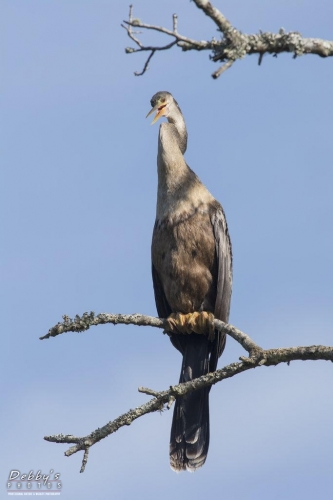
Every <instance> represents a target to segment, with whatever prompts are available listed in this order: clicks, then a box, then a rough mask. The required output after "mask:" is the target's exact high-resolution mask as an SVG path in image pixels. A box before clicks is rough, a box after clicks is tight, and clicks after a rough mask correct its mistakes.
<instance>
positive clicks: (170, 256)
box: [152, 207, 216, 313]
mask: <svg viewBox="0 0 333 500" xmlns="http://www.w3.org/2000/svg"><path fill="white" fill-rule="evenodd" d="M214 258H215V238H214V233H213V227H212V223H211V218H210V214H209V211H208V209H204V208H203V207H201V209H197V210H194V211H192V212H183V213H178V214H175V213H174V214H173V215H172V216H169V217H165V218H163V219H158V220H156V223H155V227H154V232H153V241H152V261H153V265H154V267H155V269H156V271H157V273H158V275H159V277H160V280H161V283H162V286H163V290H164V293H165V296H166V298H167V301H168V303H169V304H170V307H171V308H172V310H173V311H175V312H183V313H187V312H192V311H198V310H212V311H213V310H214V304H213V303H211V302H213V300H212V297H213V295H214V294H213V289H214V287H216V283H215V278H214Z"/></svg>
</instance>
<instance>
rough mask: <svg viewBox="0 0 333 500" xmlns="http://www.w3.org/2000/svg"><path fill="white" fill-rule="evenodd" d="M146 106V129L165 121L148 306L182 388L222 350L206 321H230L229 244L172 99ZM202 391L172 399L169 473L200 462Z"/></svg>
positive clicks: (204, 438)
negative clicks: (176, 356) (165, 335)
mask: <svg viewBox="0 0 333 500" xmlns="http://www.w3.org/2000/svg"><path fill="white" fill-rule="evenodd" d="M151 105H152V108H153V109H152V110H151V111H150V112H149V113H148V115H150V114H151V113H152V112H153V111H156V112H157V113H156V116H155V118H154V121H153V123H154V122H156V121H157V120H158V119H159V118H160V117H161V116H165V117H166V118H167V120H168V123H162V124H161V126H160V131H159V140H158V155H157V169H158V192H157V210H156V221H155V226H154V232H153V240H152V274H153V283H154V293H155V301H156V307H157V311H158V315H159V316H160V317H162V318H168V317H170V318H169V324H170V330H171V331H170V333H169V335H170V339H171V342H172V344H173V345H174V346H175V347H176V348H177V349H178V350H179V351H180V352H181V354H182V355H183V363H182V368H181V373H180V382H187V381H189V380H192V379H194V378H197V377H200V376H201V375H204V374H206V373H208V372H212V371H214V370H216V366H217V361H218V358H219V356H221V354H222V352H223V349H224V346H225V335H222V334H221V333H219V332H217V331H215V335H214V329H213V327H212V320H213V315H214V316H215V317H216V318H218V319H221V320H222V321H225V322H227V321H228V318H229V310H230V298H231V287H232V253H231V243H230V238H229V234H228V227H227V222H226V219H225V215H224V212H223V209H222V207H221V205H220V203H219V202H218V201H216V200H215V199H214V197H213V196H212V195H211V194H210V193H209V191H208V190H207V188H206V187H205V186H204V185H203V184H202V183H201V182H200V180H199V178H198V177H197V176H196V174H195V173H194V172H193V171H192V170H191V169H190V168H189V166H188V165H187V164H186V162H185V159H184V156H183V155H184V153H185V151H186V146H187V131H186V125H185V121H184V118H183V115H182V113H181V110H180V108H179V106H178V104H177V102H176V100H175V99H174V98H173V96H172V95H171V94H170V93H169V92H157V94H155V95H154V96H153V97H152V99H151ZM148 115H147V116H148ZM193 313H195V314H193ZM172 332H178V333H172ZM185 332H186V333H187V334H185ZM190 332H192V333H190ZM194 332H197V333H194ZM182 333H183V334H182ZM198 333H201V335H198ZM209 391H210V388H205V389H201V390H199V391H194V392H191V393H189V394H187V395H186V396H184V397H182V398H178V399H177V400H176V403H175V409H174V414H173V421H172V428H171V437H170V464H171V468H172V469H173V470H175V471H181V470H186V469H187V470H190V471H193V470H195V469H197V468H198V467H201V466H202V465H203V464H204V462H205V460H206V456H207V452H208V446H209V401H208V396H209Z"/></svg>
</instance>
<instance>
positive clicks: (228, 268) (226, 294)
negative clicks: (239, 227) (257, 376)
mask: <svg viewBox="0 0 333 500" xmlns="http://www.w3.org/2000/svg"><path fill="white" fill-rule="evenodd" d="M211 221H212V225H213V231H214V237H215V256H216V268H217V285H216V301H215V309H214V316H215V317H216V318H217V319H220V320H221V321H224V322H226V323H227V322H228V320H229V312H230V299H231V291H232V252H231V242H230V238H229V233H228V226H227V221H226V218H225V215H224V212H223V209H222V207H221V206H218V208H217V209H216V210H215V211H214V212H213V214H212V216H211ZM217 335H218V339H217V342H216V343H215V346H214V348H213V351H212V354H211V359H210V371H214V370H216V366H217V360H218V358H219V357H220V356H221V354H222V352H223V349H224V346H225V335H224V334H220V333H219V334H217Z"/></svg>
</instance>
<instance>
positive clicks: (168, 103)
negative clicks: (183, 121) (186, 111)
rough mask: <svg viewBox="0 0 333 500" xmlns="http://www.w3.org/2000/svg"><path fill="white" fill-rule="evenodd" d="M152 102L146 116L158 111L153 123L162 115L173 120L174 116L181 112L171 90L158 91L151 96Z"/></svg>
mask: <svg viewBox="0 0 333 500" xmlns="http://www.w3.org/2000/svg"><path fill="white" fill-rule="evenodd" d="M150 104H151V105H152V109H151V110H150V111H149V113H148V115H147V116H146V118H148V116H150V115H151V114H152V113H154V111H156V115H155V118H154V119H153V121H152V124H153V123H155V122H157V120H158V119H159V118H160V117H161V116H165V117H166V118H167V119H168V121H170V122H173V121H174V118H175V117H176V116H177V115H179V113H181V111H180V109H179V106H178V104H177V101H176V100H175V99H174V98H173V96H172V94H170V92H166V91H161V92H157V93H156V94H155V95H153V97H152V98H151V100H150Z"/></svg>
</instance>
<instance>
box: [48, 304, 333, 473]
mask: <svg viewBox="0 0 333 500" xmlns="http://www.w3.org/2000/svg"><path fill="white" fill-rule="evenodd" d="M63 320H64V321H63V322H61V323H57V324H56V325H55V326H53V327H52V328H50V330H49V331H48V333H47V334H46V335H44V336H43V337H40V339H41V340H44V339H48V338H50V337H55V336H57V335H60V334H62V333H65V332H83V331H85V330H88V329H89V328H90V327H91V326H96V325H101V324H106V323H112V324H114V325H117V324H125V325H129V324H131V325H137V326H152V327H155V328H166V326H167V320H166V319H161V318H155V317H153V316H144V315H142V314H128V315H125V314H107V313H102V314H98V315H97V316H95V313H93V312H90V313H84V314H83V315H82V316H78V315H76V316H75V318H74V319H71V318H69V317H68V316H63ZM214 328H215V329H216V330H219V331H220V332H222V333H226V334H227V335H229V336H230V337H232V338H233V339H234V340H236V341H237V342H238V343H240V344H241V345H242V347H243V348H244V349H245V350H246V351H247V352H248V353H249V357H244V356H242V357H240V358H239V359H240V362H236V363H231V364H230V365H227V366H225V367H223V368H221V369H220V370H216V371H215V372H212V373H208V374H207V375H203V376H202V377H199V378H197V379H194V380H191V381H190V382H186V383H182V384H178V385H174V386H171V387H170V388H169V389H168V390H166V391H160V392H159V391H155V390H153V389H149V388H144V387H139V392H142V393H144V394H148V395H150V396H154V397H153V399H151V400H150V401H148V403H145V404H143V405H141V406H138V407H137V408H134V410H129V411H128V412H127V413H124V414H123V415H120V416H119V417H118V418H116V419H115V420H112V421H110V422H108V423H107V424H106V425H104V426H103V427H101V428H98V429H96V430H95V431H93V432H92V433H91V434H89V435H87V436H85V437H76V436H73V435H63V434H56V435H52V436H45V437H44V439H45V440H46V441H50V442H52V443H67V444H73V443H74V446H72V447H71V448H69V449H68V450H67V451H66V452H65V456H67V457H69V456H71V455H73V454H74V453H77V452H78V451H80V450H82V451H84V455H83V460H82V466H81V470H80V472H84V470H85V467H86V464H87V461H88V453H89V449H90V448H91V446H93V445H94V444H95V443H98V442H99V441H101V440H102V439H104V438H106V437H107V436H109V435H110V434H113V433H114V432H116V431H117V430H118V429H120V428H121V427H124V426H125V425H131V423H132V422H134V420H136V419H137V418H139V417H142V416H143V415H146V414H147V413H151V412H155V411H162V410H163V409H164V406H165V405H166V408H167V409H169V408H170V407H171V405H172V403H173V401H174V400H175V399H177V398H179V397H180V396H184V395H185V394H187V393H188V392H191V391H197V390H199V389H202V388H203V387H208V386H211V385H214V384H216V383H217V382H220V381H222V380H225V379H227V378H230V377H233V376H235V375H237V374H238V373H242V372H244V371H246V370H250V369H252V368H256V367H257V366H263V365H265V366H272V365H274V366H275V365H278V364H280V363H288V364H289V363H290V362H291V361H295V360H302V361H306V360H320V359H321V360H326V361H332V362H333V347H328V346H320V345H317V346H307V347H287V348H278V349H267V350H264V349H262V348H261V347H260V346H259V345H257V344H256V343H255V342H254V341H253V340H252V339H251V338H250V337H249V336H248V335H246V333H244V332H242V331H241V330H238V328H236V327H234V326H233V325H230V324H227V323H224V322H223V321H220V320H218V319H214Z"/></svg>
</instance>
